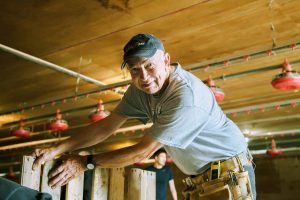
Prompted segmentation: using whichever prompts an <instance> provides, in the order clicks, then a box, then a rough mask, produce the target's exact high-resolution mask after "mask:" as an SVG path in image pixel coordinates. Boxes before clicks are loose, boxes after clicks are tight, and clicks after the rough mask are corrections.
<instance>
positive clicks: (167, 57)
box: [164, 52, 171, 66]
mask: <svg viewBox="0 0 300 200" xmlns="http://www.w3.org/2000/svg"><path fill="white" fill-rule="evenodd" d="M170 60H171V58H170V54H169V53H168V52H166V53H165V54H164V62H165V65H167V66H169V65H170Z"/></svg>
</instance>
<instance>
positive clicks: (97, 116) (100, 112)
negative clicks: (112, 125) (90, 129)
mask: <svg viewBox="0 0 300 200" xmlns="http://www.w3.org/2000/svg"><path fill="white" fill-rule="evenodd" d="M108 114H109V113H108V112H105V111H104V105H103V101H102V100H99V102H98V105H97V109H96V110H94V111H93V112H92V114H90V116H89V118H90V121H91V122H96V121H99V120H102V119H104V118H105V117H107V116H108Z"/></svg>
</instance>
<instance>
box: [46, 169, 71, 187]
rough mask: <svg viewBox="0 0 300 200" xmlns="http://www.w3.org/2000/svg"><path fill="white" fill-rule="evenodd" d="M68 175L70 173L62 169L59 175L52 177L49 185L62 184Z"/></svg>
mask: <svg viewBox="0 0 300 200" xmlns="http://www.w3.org/2000/svg"><path fill="white" fill-rule="evenodd" d="M67 175H68V174H67V172H66V171H62V172H61V173H60V174H58V175H57V176H55V177H53V178H52V179H50V181H49V183H48V184H49V186H50V187H52V188H55V187H57V186H59V185H60V184H62V183H63V182H64V181H65V178H66V177H67Z"/></svg>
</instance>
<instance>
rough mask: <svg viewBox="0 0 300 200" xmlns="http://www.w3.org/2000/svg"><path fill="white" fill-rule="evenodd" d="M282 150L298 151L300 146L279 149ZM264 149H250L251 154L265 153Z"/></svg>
mask: <svg viewBox="0 0 300 200" xmlns="http://www.w3.org/2000/svg"><path fill="white" fill-rule="evenodd" d="M280 150H281V151H283V152H292V151H299V150H300V147H290V148H283V149H280ZM266 151H267V150H266V149H261V150H250V152H251V154H252V155H262V154H266Z"/></svg>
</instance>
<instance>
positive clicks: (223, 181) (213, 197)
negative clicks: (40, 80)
mask: <svg viewBox="0 0 300 200" xmlns="http://www.w3.org/2000/svg"><path fill="white" fill-rule="evenodd" d="M201 187H202V189H203V190H202V192H200V193H199V199H201V200H237V199H239V200H252V197H251V186H250V181H249V177H248V172H246V171H244V172H241V173H237V172H230V173H229V175H228V176H227V177H223V178H219V179H215V180H211V181H208V182H204V183H203V184H202V186H201Z"/></svg>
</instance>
